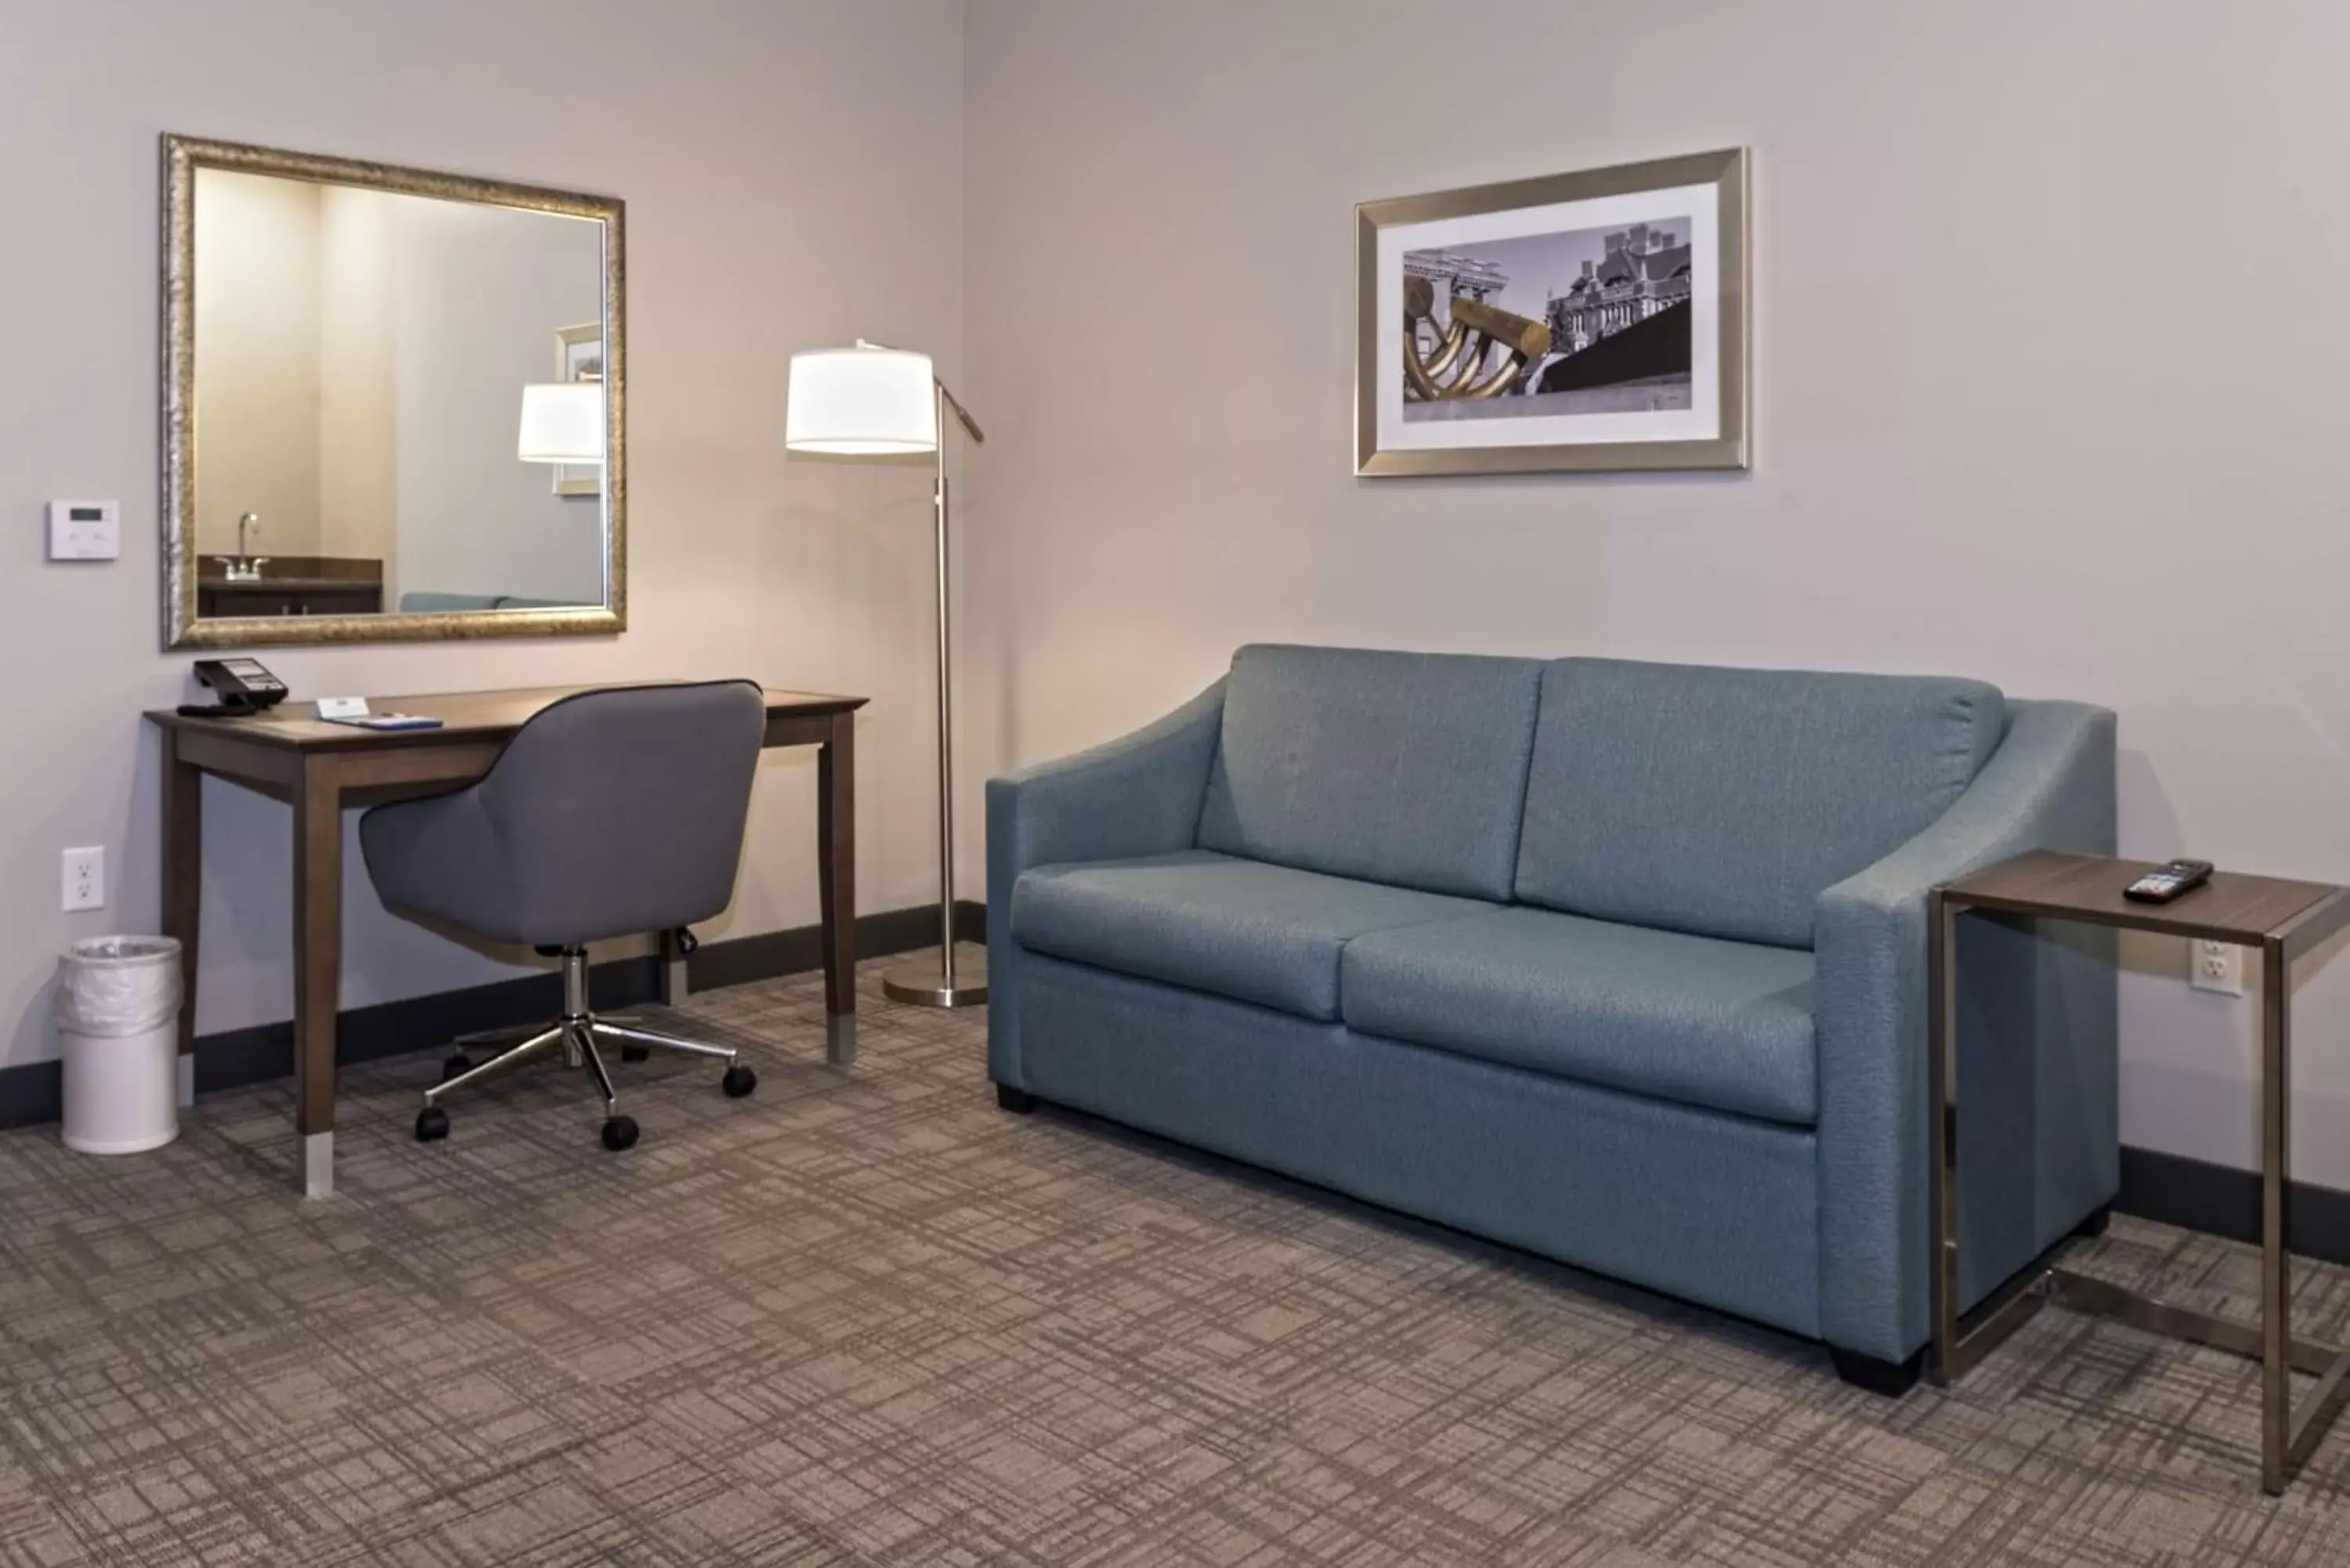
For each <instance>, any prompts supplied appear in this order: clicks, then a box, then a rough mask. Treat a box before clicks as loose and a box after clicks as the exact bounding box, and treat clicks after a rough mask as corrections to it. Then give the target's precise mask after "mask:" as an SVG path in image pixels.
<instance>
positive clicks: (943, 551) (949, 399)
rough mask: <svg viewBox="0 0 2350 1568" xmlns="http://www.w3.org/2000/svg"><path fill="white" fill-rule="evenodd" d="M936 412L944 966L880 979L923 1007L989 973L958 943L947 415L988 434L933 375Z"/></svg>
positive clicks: (965, 997) (979, 993) (892, 994)
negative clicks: (965, 961)
mask: <svg viewBox="0 0 2350 1568" xmlns="http://www.w3.org/2000/svg"><path fill="white" fill-rule="evenodd" d="M931 393H932V404H931V406H932V410H933V413H934V416H935V418H936V420H937V428H938V436H939V441H938V454H939V472H938V487H937V489H936V490H935V491H933V492H932V493H931V508H932V510H933V511H934V512H935V514H936V522H937V527H938V555H939V560H938V596H939V605H938V610H939V967H938V969H937V971H935V972H932V971H928V970H923V969H918V968H913V967H908V968H904V969H897V970H892V971H889V973H888V974H885V975H883V976H882V977H881V990H882V992H883V994H885V995H887V996H888V997H889V999H890V1000H891V1001H892V1002H911V1003H913V1004H914V1005H916V1006H918V1007H970V1006H973V1005H975V1004H977V1003H979V1002H985V1001H986V1000H987V971H986V969H985V968H984V967H982V968H981V970H980V971H979V972H978V973H977V974H976V975H973V974H972V973H971V972H970V971H969V970H968V969H966V970H964V971H962V972H961V973H958V972H957V971H956V967H955V944H954V651H953V649H954V641H953V638H954V627H953V621H952V619H951V610H950V604H951V596H950V594H949V591H948V581H947V530H948V525H949V518H950V511H949V504H948V494H947V414H948V413H949V412H950V411H952V413H953V414H954V416H955V420H956V422H958V423H960V424H961V425H962V428H963V431H964V433H965V434H967V435H969V436H970V437H971V439H972V443H973V444H974V445H976V444H978V443H980V442H983V441H985V440H986V439H987V438H986V437H985V436H983V435H982V434H981V433H980V430H979V424H978V421H975V420H973V419H972V417H971V412H970V410H967V409H965V408H964V407H963V406H962V404H961V403H960V402H958V401H956V400H955V396H954V394H953V393H952V392H950V391H948V390H947V386H946V383H945V382H944V381H941V380H940V379H937V378H936V377H935V376H933V377H932V378H931Z"/></svg>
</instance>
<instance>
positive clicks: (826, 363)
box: [784, 337, 987, 1007]
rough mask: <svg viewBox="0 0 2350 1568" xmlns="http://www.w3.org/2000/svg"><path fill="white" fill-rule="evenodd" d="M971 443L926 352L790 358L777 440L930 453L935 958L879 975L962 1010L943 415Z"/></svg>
mask: <svg viewBox="0 0 2350 1568" xmlns="http://www.w3.org/2000/svg"><path fill="white" fill-rule="evenodd" d="M950 410H951V411H952V412H953V414H954V417H955V421H956V422H957V423H959V424H961V425H962V428H963V433H964V434H966V435H968V436H970V437H971V439H972V442H973V443H977V442H980V441H985V440H986V439H987V438H986V437H985V436H983V435H982V434H980V433H979V425H978V423H977V422H976V421H973V420H972V417H971V413H970V411H969V410H966V409H965V408H964V407H963V406H962V404H961V403H959V402H957V401H956V400H955V396H954V394H953V393H952V392H950V391H948V390H947V389H946V383H945V382H943V381H941V380H940V379H938V375H937V373H936V372H935V371H934V370H932V369H931V357H930V356H929V355H927V354H914V353H909V352H908V351H906V350H904V349H902V348H884V347H883V346H882V345H880V344H879V343H868V342H867V341H865V340H864V339H863V338H861V337H860V338H858V340H857V347H856V348H817V349H811V350H809V351H807V352H806V353H800V354H795V355H793V356H792V372H791V387H790V391H789V393H788V400H787V401H786V402H785V408H784V446H785V450H787V451H790V452H816V453H821V454H824V455H826V456H830V457H837V458H875V459H884V460H886V459H890V458H900V457H906V456H909V455H912V454H917V453H920V452H935V453H937V454H938V460H939V472H938V491H937V493H936V494H935V495H934V496H933V497H932V503H931V504H932V508H933V510H934V511H935V512H936V514H937V519H938V541H939V577H938V592H939V965H938V968H937V969H935V970H931V969H929V968H926V967H922V966H919V965H909V966H907V967H905V968H902V969H895V970H891V971H889V973H888V974H886V975H884V976H882V978H881V989H882V990H883V992H886V993H887V994H888V995H889V999H890V1000H891V1001H893V1002H912V1003H914V1004H915V1005H917V1006H920V1007H969V1006H971V1005H972V1004H973V1003H974V1002H985V1001H986V1000H987V969H986V966H985V964H981V965H979V966H977V967H976V969H974V968H973V967H972V966H971V965H968V964H965V965H962V966H960V967H958V966H957V964H956V963H955V945H954V651H953V649H954V644H953V641H952V639H951V633H950V628H949V623H948V618H947V604H948V597H947V445H946V424H947V414H948V412H949V411H950Z"/></svg>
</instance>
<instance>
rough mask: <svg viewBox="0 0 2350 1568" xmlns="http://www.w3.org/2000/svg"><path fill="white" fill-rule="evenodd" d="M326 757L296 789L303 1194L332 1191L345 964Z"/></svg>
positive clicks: (337, 818) (338, 817) (333, 787)
mask: <svg viewBox="0 0 2350 1568" xmlns="http://www.w3.org/2000/svg"><path fill="white" fill-rule="evenodd" d="M330 765H331V764H329V763H327V762H326V761H325V760H323V759H314V760H311V761H308V762H306V763H305V764H304V766H303V770H302V780H301V783H300V784H298V785H296V789H295V794H294V1097H295V1101H296V1108H295V1114H294V1130H295V1132H296V1135H298V1137H297V1141H298V1142H299V1144H300V1146H301V1177H302V1191H303V1194H304V1195H305V1196H306V1197H310V1198H327V1197H331V1196H332V1195H333V1193H334V1190H335V1014H336V1011H337V1009H338V1006H339V1005H340V1003H341V1000H342V998H341V992H342V968H343V811H342V787H341V785H340V784H339V783H338V782H337V780H336V779H335V777H334V775H333V774H331V773H330V772H329V771H328V768H329V766H330Z"/></svg>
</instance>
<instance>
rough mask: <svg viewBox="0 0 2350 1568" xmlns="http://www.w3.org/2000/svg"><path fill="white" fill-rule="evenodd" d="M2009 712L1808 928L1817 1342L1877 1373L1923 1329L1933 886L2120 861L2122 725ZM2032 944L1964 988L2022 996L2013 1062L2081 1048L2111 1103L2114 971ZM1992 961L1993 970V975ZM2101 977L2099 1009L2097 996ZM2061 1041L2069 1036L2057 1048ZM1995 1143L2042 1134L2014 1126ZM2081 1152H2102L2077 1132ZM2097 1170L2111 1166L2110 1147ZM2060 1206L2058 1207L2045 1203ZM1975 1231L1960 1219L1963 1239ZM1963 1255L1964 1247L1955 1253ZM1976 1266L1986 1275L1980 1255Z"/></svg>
mask: <svg viewBox="0 0 2350 1568" xmlns="http://www.w3.org/2000/svg"><path fill="white" fill-rule="evenodd" d="M2010 711H2011V713H2012V718H2011V722H2010V724H2009V728H2008V732H2007V736H2006V738H2005V739H2004V740H2003V741H2002V742H2001V744H2000V747H1999V750H1998V751H1997V752H1995V753H1992V755H1991V760H1990V761H1989V762H1988V763H1985V764H1984V765H1983V769H1982V771H1981V773H1980V774H1977V775H1976V776H1975V780H1974V782H1973V783H1972V784H1970V785H1968V787H1967V789H1966V791H1965V793H1963V794H1960V797H1959V798H1958V800H1957V801H1956V802H1954V803H1953V804H1952V805H1951V806H1950V809H1949V810H1948V811H1946V812H1945V813H1943V814H1942V816H1941V817H1940V819H1939V820H1938V821H1937V822H1936V823H1935V824H1934V825H1933V826H1931V827H1929V828H1928V829H1927V830H1926V831H1925V832H1923V833H1921V834H1919V835H1918V836H1917V837H1916V838H1913V839H1911V840H1910V841H1909V842H1908V843H1907V844H1905V845H1903V846H1901V847H1900V848H1898V849H1896V850H1895V851H1894V852H1893V853H1891V854H1890V855H1887V857H1885V858H1883V859H1882V860H1879V861H1877V863H1876V864H1875V865H1873V866H1871V867H1867V868H1866V870H1863V871H1861V872H1859V873H1857V874H1856V875H1855V876H1852V877H1847V878H1846V879H1845V880H1844V881H1842V882H1839V883H1837V884H1836V885H1835V887H1833V888H1828V889H1827V890H1826V891H1825V892H1824V893H1822V894H1821V895H1820V898H1819V903H1818V906H1817V909H1816V913H1815V915H1814V920H1813V948H1814V953H1815V956H1816V959H1817V965H1818V967H1817V971H1816V976H1815V980H1814V1030H1815V1032H1816V1039H1817V1048H1818V1057H1819V1104H1820V1119H1819V1131H1818V1136H1819V1160H1820V1275H1821V1289H1820V1317H1821V1337H1823V1338H1825V1339H1826V1340H1827V1341H1828V1342H1829V1343H1830V1344H1832V1345H1840V1346H1843V1347H1845V1348H1847V1349H1851V1350H1856V1351H1860V1352H1862V1353H1863V1354H1866V1355H1873V1356H1877V1357H1879V1358H1881V1359H1884V1360H1887V1361H1900V1360H1904V1359H1906V1358H1907V1357H1908V1355H1910V1353H1911V1352H1913V1351H1915V1350H1917V1349H1918V1346H1920V1345H1923V1344H1925V1342H1926V1339H1927V1337H1928V1334H1929V1324H1928V1315H1929V1294H1928V1273H1927V1270H1928V1266H1929V1256H1928V1254H1929V1250H1930V1247H1931V1235H1932V1231H1931V1228H1930V1224H1929V1213H1928V1209H1927V1203H1928V1180H1927V1165H1928V1151H1929V1142H1928V1136H1927V1135H1928V1127H1927V1116H1928V1106H1927V1087H1928V1085H1927V1072H1926V1049H1927V995H1926V939H1927V913H1928V910H1927V906H1928V901H1929V895H1930V894H1931V892H1932V890H1933V888H1935V887H1936V886H1937V885H1939V884H1941V883H1944V882H1949V881H1951V880H1953V879H1955V878H1958V877H1964V876H1967V875H1969V874H1970V873H1972V872H1976V871H1980V870H1982V869H1984V868H1985V867H1991V866H1994V865H1997V864H1998V863H1999V862H2001V861H2002V860H2006V859H2010V858H2012V857H2015V856H2017V855H2021V854H2022V853H2023V852H2024V851H2026V850H2029V849H2064V850H2072V851H2075V852H2079V853H2085V854H2099V855H2110V854H2112V853H2113V852H2114V835H2115V822H2114V812H2115V802H2114V715H2113V714H2112V713H2111V712H2110V711H2106V710H2105V709H2102V708H2092V707H2088V706H2085V705H2083V704H2080V703H2074V702H2015V703H2012V704H2010ZM2039 945H2040V943H2039V942H2038V940H2036V939H2034V938H2033V937H2032V936H2031V935H2029V934H2028V933H2026V934H2024V935H2022V936H2020V937H2006V938H2005V939H2004V941H2003V945H2002V947H2001V948H2000V949H1999V950H1997V951H1993V952H1991V953H1989V954H1988V955H1987V956H1988V958H1989V959H1990V960H1991V963H1988V964H1984V965H1974V964H1971V963H1970V965H1969V966H1964V967H1967V968H1969V970H1970V974H1969V977H1968V978H1969V980H1970V983H1975V982H1981V983H1983V984H1985V985H1991V984H1993V983H2003V984H2006V985H2007V986H2008V987H2009V988H2010V989H2011V990H2016V991H2020V992H2023V993H2024V994H2023V996H2022V1000H2021V1002H1998V1003H1995V1004H1994V1006H1993V1011H1994V1012H1996V1013H1997V1016H1998V1019H1999V1021H2000V1023H2002V1024H2004V1025H2015V1026H2016V1027H2015V1028H2013V1029H2012V1030H2011V1031H2010V1033H2021V1034H2026V1035H2032V1036H2033V1038H2030V1039H2026V1040H2024V1041H2022V1045H2021V1049H2022V1051H2023V1052H2026V1053H2030V1052H2034V1051H2049V1050H2061V1051H2065V1052H2079V1053H2081V1054H2082V1056H2083V1058H2084V1061H2085V1062H2086V1063H2087V1064H2089V1066H2090V1069H2091V1077H2090V1079H2089V1081H2087V1082H2086V1084H2085V1088H2084V1094H2085V1096H2086V1097H2087V1098H2088V1099H2090V1100H2092V1101H2094V1100H2095V1097H2096V1094H2097V1084H2096V1082H2095V1077H2094V1067H2095V1058H2096V1057H2097V1056H2098V1054H2100V1053H2101V1052H2102V1054H2104V1056H2105V1057H2106V1067H2105V1069H2104V1071H2105V1085H2106V1087H2105V1090H2104V1096H2105V1098H2106V1100H2107V1101H2110V1098H2111V1088H2110V1083H2111V1072H2112V1069H2111V1065H2110V1057H2111V1054H2112V1049H2113V1012H2114V1001H2113V985H2114V981H2113V972H2112V970H2111V968H2110V966H2109V965H2106V964H2104V963H2102V962H2101V961H2099V959H2100V954H2099V953H2098V952H2096V951H2093V950H2078V951H2070V952H2058V953H2055V954H2054V955H2053V956H2051V955H2043V954H2038V953H2036V952H2035V949H2036V948H2037V947H2038V946H2039ZM1971 952H1972V950H1970V954H1971ZM1994 965H1996V966H1997V968H1998V969H1999V971H2001V972H1999V973H1997V974H1992V973H1990V972H1987V971H1989V970H1990V969H1991V968H1992V967H1993V966H1994ZM2100 977H2102V984H2103V987H2104V995H2103V998H2102V1000H2100V998H2099V996H2098V995H2097V994H2096V987H2097V986H2098V984H2099V983H2100ZM2056 988H2070V989H2072V990H2074V992H2076V994H2075V995H2074V996H2073V997H2071V998H2070V999H2069V1002H2070V1005H2069V1006H2060V1005H2055V1003H2056V1002H2058V1001H2062V1000H2065V999H2054V998H2051V997H2048V996H2045V995H2040V994H2036V993H2037V992H2044V991H2048V990H2051V989H2056ZM2043 1019H2045V1020H2047V1021H2048V1022H2049V1023H2051V1024H2052V1025H2054V1027H2049V1028H2045V1029H2042V1028H2041V1027H2040V1025H2039V1022H2038V1021H2040V1020H2043ZM2066 1033H2068V1034H2069V1035H2070V1038H2069V1039H2064V1040H2058V1039H2054V1038H2052V1037H2053V1036H2055V1035H2058V1034H2066ZM2003 1087H2004V1088H2005V1089H2007V1090H2011V1091H2012V1092H2011V1093H2008V1094H2007V1095H2006V1097H2008V1098H2011V1099H2012V1098H2015V1097H2018V1096H2029V1095H2030V1094H2031V1092H2032V1091H2031V1089H2030V1087H2029V1086H2028V1084H2027V1085H2024V1086H2022V1087H2021V1088H2017V1087H2016V1086H2015V1085H2004V1086H2003ZM2005 1108H2007V1109H2020V1110H2022V1111H2025V1112H2029V1111H2030V1110H2031V1109H2032V1108H2033V1107H2032V1106H2030V1105H2029V1104H2026V1105H2024V1106H2020V1107H2016V1106H2009V1107H2005ZM1970 1109H1974V1110H1978V1111H1982V1112H1988V1113H1991V1116H1992V1117H1993V1118H1996V1116H1997V1115H1998V1113H1999V1112H2000V1111H2001V1110H2002V1106H1999V1105H1997V1104H1993V1105H1990V1106H1978V1105H1973V1104H1970ZM2101 1109H2102V1111H2103V1115H2102V1116H2100V1114H2099V1113H2100V1110H2101ZM2065 1116H2066V1119H2065V1120H2064V1128H2063V1129H2060V1130H2064V1131H2067V1132H2073V1133H2077V1132H2080V1131H2081V1129H2084V1128H2088V1129H2094V1128H2095V1127H2100V1126H2102V1127H2110V1125H2111V1107H2110V1105H2106V1106H2102V1107H2100V1106H2097V1105H2095V1104H2089V1105H2085V1106H2080V1107H2076V1108H2074V1110H2072V1111H2069V1112H2067V1113H2065ZM2002 1136H2008V1137H2033V1136H2041V1137H2043V1138H2044V1137H2047V1136H2051V1135H2049V1134H2047V1133H2046V1132H2045V1131H2044V1130H2043V1131H2041V1132H2038V1133H2037V1134H2035V1133H2034V1132H2033V1131H2025V1132H2022V1133H2020V1134H2019V1133H2014V1132H2012V1129H2010V1130H2007V1131H2003V1132H2002ZM2074 1141H2075V1142H2084V1141H2085V1142H2095V1141H2096V1140H2095V1137H2094V1136H2085V1137H2075V1138H2074ZM2024 1152H2026V1153H2028V1152H2030V1151H2024ZM2019 1158H2021V1156H2019ZM2065 1158H2074V1159H2075V1160H2076V1162H2086V1164H2087V1165H2088V1166H2095V1164H2096V1162H2097V1160H2098V1159H2099V1158H2100V1157H2099V1155H2098V1154H2097V1151H2096V1150H2095V1149H2094V1148H2089V1149H2085V1150H2074V1151H2071V1153H2070V1154H2068V1155H2067V1156H2066V1157H2065ZM2103 1158H2105V1160H2106V1163H2108V1164H2110V1161H2111V1158H2112V1155H2111V1151H2110V1150H2108V1151H2107V1152H2106V1155H2105V1156H2104V1157H2103ZM2025 1174H2026V1177H2027V1178H2028V1177H2029V1175H2030V1172H2028V1171H2027V1172H2026V1173H2025ZM2094 1179H2095V1177H2094V1175H2092V1176H2089V1177H2085V1178H2082V1179H2076V1180H2074V1181H2071V1182H2070V1183H2069V1184H2067V1186H2066V1190H2068V1191H2069V1190H2070V1189H2071V1188H2074V1187H2078V1186H2080V1185H2082V1182H2083V1181H2084V1180H2094ZM2106 1196H2110V1188H2108V1189H2107V1191H2106ZM2028 1199H2029V1195H2028V1194H2027V1195H2026V1200H2027V1201H2028ZM2062 1200H2063V1199H2062V1198H2061V1196H2060V1197H2059V1198H2057V1199H2051V1200H2050V1201H2051V1202H2061V1201H2062ZM2099 1200H2101V1199H2091V1200H2090V1202H2091V1204H2092V1205H2094V1203H2095V1201H2099ZM2043 1206H2046V1205H2044V1204H2043ZM2074 1218H2075V1219H2077V1218H2078V1216H2074ZM2068 1222H2069V1221H2068ZM1994 1228H1995V1229H1997V1230H1998V1231H1999V1233H2000V1234H2001V1235H2002V1237H2005V1238H2007V1239H2008V1240H2009V1241H2011V1243H2012V1245H2009V1246H2007V1247H2005V1248H2003V1249H2002V1251H2012V1247H2013V1245H2022V1244H2024V1243H2021V1242H2014V1241H2013V1240H2012V1239H2013V1236H2014V1235H2015V1234H2019V1233H2020V1232H2021V1231H2022V1229H2029V1228H2031V1227H2030V1226H2027V1225H2025V1223H2024V1221H2023V1220H2014V1221H2013V1222H2012V1223H2001V1224H1999V1225H1997V1226H1995V1227H1994ZM1974 1229H1975V1227H1974V1225H1973V1224H1972V1223H1971V1221H1970V1225H1969V1231H1970V1232H1972V1231H1974ZM1965 1251H1966V1248H1965V1247H1964V1246H1962V1249H1961V1252H1962V1256H1963V1255H1964V1253H1965ZM2027 1257H2028V1254H2027ZM2023 1261H2026V1260H2025V1259H2018V1260H2016V1262H2015V1263H2014V1264H2012V1265H2011V1266H2021V1263H2022V1262H2023ZM1973 1262H1975V1263H1976V1264H1977V1265H1979V1266H1980V1265H1985V1262H1986V1261H1985V1260H1984V1259H1981V1258H1977V1259H1975V1260H1973Z"/></svg>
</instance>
